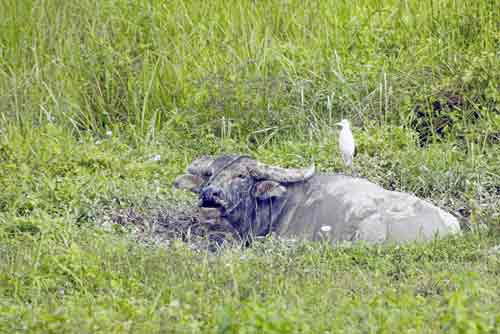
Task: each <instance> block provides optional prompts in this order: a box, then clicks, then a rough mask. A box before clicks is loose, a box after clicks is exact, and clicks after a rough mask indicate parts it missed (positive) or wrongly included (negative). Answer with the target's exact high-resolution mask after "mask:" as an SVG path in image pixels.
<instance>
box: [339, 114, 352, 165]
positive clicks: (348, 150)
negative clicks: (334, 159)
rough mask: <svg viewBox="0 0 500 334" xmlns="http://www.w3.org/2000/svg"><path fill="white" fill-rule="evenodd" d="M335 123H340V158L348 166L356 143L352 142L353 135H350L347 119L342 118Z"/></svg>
mask: <svg viewBox="0 0 500 334" xmlns="http://www.w3.org/2000/svg"><path fill="white" fill-rule="evenodd" d="M336 125H340V126H341V127H342V130H340V135H339V149H340V152H341V153H342V159H343V160H344V163H345V165H346V166H348V167H352V158H353V156H354V150H355V148H356V144H355V143H354V137H353V136H352V132H351V127H350V126H349V121H348V120H346V119H343V120H342V121H340V122H339V123H336Z"/></svg>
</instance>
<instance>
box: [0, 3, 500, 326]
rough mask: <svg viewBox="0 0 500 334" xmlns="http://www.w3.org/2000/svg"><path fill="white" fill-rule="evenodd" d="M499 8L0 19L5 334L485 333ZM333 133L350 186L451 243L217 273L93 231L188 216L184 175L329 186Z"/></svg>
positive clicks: (214, 6)
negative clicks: (454, 226)
mask: <svg viewBox="0 0 500 334" xmlns="http://www.w3.org/2000/svg"><path fill="white" fill-rule="evenodd" d="M499 6H500V4H499V3H498V1H495V0H480V1H475V2H471V1H465V0H453V1H452V0H426V1H418V0H407V1H396V0H389V1H378V0H359V1H330V2H329V1H323V2H321V1H304V0H302V1H298V0H270V1H238V2H230V1H219V0H216V1H205V2H204V1H188V0H172V1H160V0H149V1H138V0H137V1H133V0H132V1H130V0H102V1H91V0H82V1H65V0H50V1H49V0H25V1H18V0H0V189H1V191H0V333H58V334H59V333H339V332H345V333H442V332H447V333H500V330H499V328H500V306H499V305H500V249H498V247H496V246H497V245H500V209H499V208H500V10H499ZM342 118H348V119H350V120H351V122H352V123H353V128H354V129H353V131H354V135H355V138H356V140H357V145H358V153H357V155H356V157H355V166H356V168H357V170H358V171H359V173H360V174H361V175H362V176H363V177H366V178H368V179H370V180H372V181H374V182H377V183H379V184H381V185H383V186H384V187H386V188H388V189H396V190H400V191H408V192H412V193H415V194H416V195H418V196H420V197H422V198H426V199H428V200H429V201H432V202H433V203H435V204H436V205H439V206H441V207H443V208H445V209H447V210H448V211H450V212H452V213H453V214H455V215H457V216H458V217H459V218H460V220H461V223H462V227H463V230H464V234H463V236H459V237H454V238H450V239H447V240H440V241H435V242H431V243H427V244H408V245H404V246H378V247H369V246H366V245H356V246H353V247H350V248H333V247H331V246H329V245H326V244H321V243H307V242H296V243H291V242H287V241H283V240H274V239H269V240H263V241H261V242H258V243H257V244H255V245H254V246H253V247H252V248H249V249H240V248H237V247H231V248H228V249H225V250H223V251H222V252H221V253H220V254H212V253H209V252H206V251H203V250H199V249H193V248H192V247H190V246H189V244H186V243H184V242H181V241H175V240H173V241H171V242H169V243H157V242H153V241H152V240H148V238H147V237H145V238H141V241H138V240H137V237H136V233H134V232H131V231H130V229H129V228H128V227H127V226H125V227H124V226H121V225H116V224H110V223H109V222H110V217H111V216H112V214H113V213H114V212H120V210H129V209H132V210H134V212H137V214H139V215H144V216H147V215H151V213H152V212H155V210H166V211H168V210H172V209H173V208H184V207H186V206H189V205H192V203H193V198H192V197H191V196H190V195H188V194H185V193H183V192H180V191H175V190H173V189H172V187H171V182H172V180H173V179H174V177H175V176H177V175H178V174H179V173H181V172H182V171H183V170H184V169H185V167H186V166H187V164H188V163H189V162H190V161H191V160H192V159H193V158H194V157H196V156H198V155H201V154H207V153H210V154H214V153H221V152H242V153H249V154H251V155H253V156H254V157H256V158H258V159H259V160H262V161H265V162H269V163H274V164H279V165H282V166H305V165H308V164H309V163H310V162H312V161H314V162H315V163H316V165H317V168H318V169H320V170H322V171H330V172H339V171H342V170H343V166H342V163H341V159H340V157H339V154H338V151H337V146H336V145H337V143H336V135H337V131H336V129H335V127H334V125H333V124H334V123H335V122H337V121H339V120H340V119H342ZM157 156H159V159H157V158H156V157H157ZM495 247H496V248H495Z"/></svg>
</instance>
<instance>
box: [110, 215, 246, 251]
mask: <svg viewBox="0 0 500 334" xmlns="http://www.w3.org/2000/svg"><path fill="white" fill-rule="evenodd" d="M107 216H108V219H107V221H108V223H110V224H111V226H115V227H118V226H121V227H123V228H125V229H127V230H129V231H131V232H132V233H133V235H134V236H136V237H137V239H138V240H140V241H143V242H146V243H155V244H160V245H168V244H169V243H170V242H172V241H173V240H182V241H185V242H187V243H188V244H189V245H190V246H191V247H192V248H194V249H200V250H204V249H208V250H209V251H217V250H218V249H220V248H222V247H225V246H227V245H234V244H237V243H239V242H240V239H239V236H238V233H237V232H236V230H235V229H234V228H233V227H232V226H231V225H230V224H228V223H224V222H223V221H221V219H219V217H217V216H216V215H215V214H214V212H210V211H207V210H200V209H198V208H160V209H154V210H149V211H138V210H135V209H133V208H129V209H120V210H113V211H111V212H108V214H107Z"/></svg>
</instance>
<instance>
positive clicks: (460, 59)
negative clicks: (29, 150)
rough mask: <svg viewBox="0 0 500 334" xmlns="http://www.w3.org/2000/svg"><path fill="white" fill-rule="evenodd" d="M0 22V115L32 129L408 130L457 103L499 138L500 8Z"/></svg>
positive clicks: (11, 14) (257, 5)
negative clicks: (448, 102)
mask: <svg viewBox="0 0 500 334" xmlns="http://www.w3.org/2000/svg"><path fill="white" fill-rule="evenodd" d="M0 13H1V14H0V15H1V18H2V20H0V31H1V33H0V52H1V54H0V56H1V60H0V61H1V63H0V76H1V77H0V78H1V79H0V101H1V102H2V103H1V104H0V108H1V110H0V112H1V115H2V122H3V123H5V122H7V123H14V124H16V125H18V126H20V127H21V128H26V129H29V128H30V127H32V126H38V125H40V124H43V123H47V122H49V123H54V124H58V125H60V126H69V127H71V128H72V129H73V130H74V131H75V132H80V131H82V130H86V129H90V130H93V131H101V130H102V129H106V128H110V127H115V126H117V125H125V126H126V127H132V128H133V129H134V131H135V132H136V133H137V134H138V135H140V136H141V137H144V136H145V137H146V138H151V137H154V136H155V134H157V133H158V131H159V130H160V129H162V128H169V129H172V130H178V131H186V132H187V131H188V130H189V132H191V133H196V135H200V134H204V133H207V132H213V131H215V133H216V134H217V135H218V136H227V135H229V136H232V137H237V138H246V137H247V136H249V135H252V136H253V137H256V140H257V141H258V140H259V139H262V137H264V138H268V137H269V136H271V135H273V136H274V135H278V136H279V137H287V136H288V134H290V133H292V134H303V133H306V134H308V133H309V132H310V131H311V130H312V131H313V132H314V131H316V130H318V129H319V128H322V127H323V126H324V125H325V124H326V125H331V124H332V121H333V120H337V119H339V118H340V117H348V118H351V119H353V120H354V122H355V123H356V124H358V125H361V124H364V122H365V121H366V120H367V119H370V120H376V121H378V122H380V123H386V122H390V123H393V124H397V125H408V124H409V123H410V121H411V118H412V117H413V116H414V115H413V110H414V108H415V107H416V106H417V105H419V106H422V108H423V109H424V110H427V111H429V110H431V109H432V106H431V105H432V103H433V102H434V101H436V100H440V99H441V100H442V99H444V98H445V96H446V94H449V93H450V92H451V93H453V94H456V95H458V96H460V97H463V99H464V101H465V103H464V104H463V105H461V106H460V107H459V108H457V109H456V110H452V111H453V116H454V117H455V118H457V119H458V120H459V123H460V124H461V126H462V127H467V128H469V127H470V126H472V121H471V119H470V117H468V115H469V114H471V113H472V112H474V111H475V112H479V113H480V114H481V116H482V119H484V120H485V121H484V122H488V124H491V127H490V128H488V127H486V129H485V127H484V125H483V126H482V127H481V126H480V125H475V126H478V127H481V131H476V132H475V134H476V135H477V137H479V138H486V137H487V136H488V135H489V134H492V133H496V132H498V131H499V129H500V120H499V118H498V117H499V116H498V108H499V107H498V102H499V99H500V94H499V91H498V87H499V84H500V75H499V74H498V73H500V67H499V66H500V65H498V64H499V61H498V60H499V53H498V34H499V33H500V27H499V24H498V22H500V12H499V11H498V4H497V3H496V1H476V2H474V3H471V2H469V1H462V0H453V1H451V0H449V1H447V0H430V1H416V0H415V1H413V0H410V1H395V0H392V1H375V0H360V1H354V2H353V1H335V2H317V1H298V0H297V1H296V0H290V1H277V0H276V1H265V2H260V1H259V2H255V1H239V2H237V3H233V2H227V1H208V2H203V3H200V2H199V1H186V0H175V1H168V2H165V1H124V0H106V1H89V0H86V1H79V2H68V1H62V0H60V1H52V0H51V1H47V0H38V1H35V0H33V1H22V2H20V1H15V0H2V1H1V2H0ZM430 117H432V115H430ZM479 123H481V122H479ZM483 130H486V132H484V131H483ZM474 139H476V138H474Z"/></svg>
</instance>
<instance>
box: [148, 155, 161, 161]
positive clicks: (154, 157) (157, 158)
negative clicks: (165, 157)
mask: <svg viewBox="0 0 500 334" xmlns="http://www.w3.org/2000/svg"><path fill="white" fill-rule="evenodd" d="M160 159H161V156H160V155H159V154H155V155H153V156H152V157H151V159H150V160H151V161H160Z"/></svg>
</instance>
